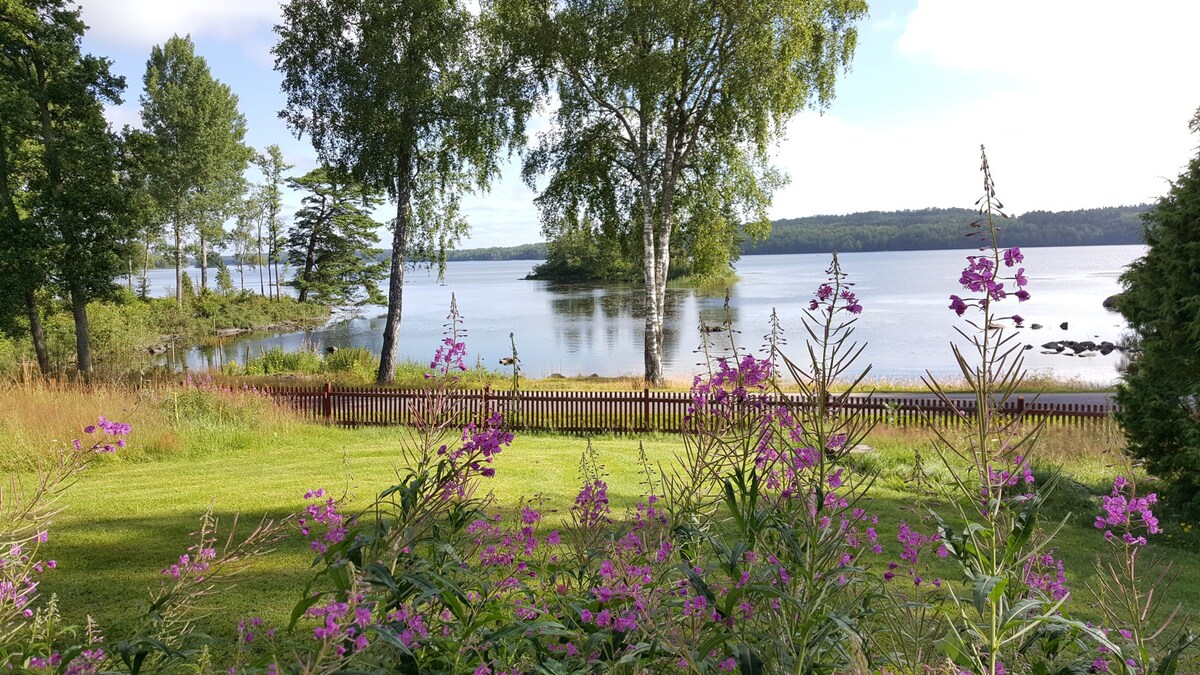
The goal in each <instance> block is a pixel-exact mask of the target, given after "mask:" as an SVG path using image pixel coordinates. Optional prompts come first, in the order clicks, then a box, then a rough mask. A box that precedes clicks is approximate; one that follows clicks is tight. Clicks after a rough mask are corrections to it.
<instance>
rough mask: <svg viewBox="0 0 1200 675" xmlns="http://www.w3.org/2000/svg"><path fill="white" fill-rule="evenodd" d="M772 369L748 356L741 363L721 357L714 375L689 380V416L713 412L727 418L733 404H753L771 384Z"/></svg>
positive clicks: (760, 360) (763, 362) (767, 362)
mask: <svg viewBox="0 0 1200 675" xmlns="http://www.w3.org/2000/svg"><path fill="white" fill-rule="evenodd" d="M772 373H773V371H772V366H771V361H770V360H769V359H757V358H755V357H754V356H753V355H751V354H747V355H745V356H743V357H742V358H741V360H740V361H739V360H736V359H732V358H729V357H720V358H718V359H717V360H716V372H713V373H711V374H710V375H708V376H707V377H702V376H700V375H697V376H696V377H695V378H693V379H692V390H691V397H692V403H691V405H689V406H688V412H687V416H688V417H693V416H695V415H696V414H697V412H700V411H707V412H710V413H711V412H716V411H722V414H723V415H725V416H728V415H729V414H730V411H729V410H728V408H729V407H730V406H732V405H734V404H736V403H744V402H746V401H752V400H754V399H755V396H756V395H759V394H762V393H763V392H765V391H766V390H767V387H768V385H769V384H770V381H771V376H772Z"/></svg>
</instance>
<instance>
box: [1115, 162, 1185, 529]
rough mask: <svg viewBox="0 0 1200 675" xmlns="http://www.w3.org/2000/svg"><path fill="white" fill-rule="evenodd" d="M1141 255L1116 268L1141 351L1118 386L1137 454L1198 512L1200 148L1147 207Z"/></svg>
mask: <svg viewBox="0 0 1200 675" xmlns="http://www.w3.org/2000/svg"><path fill="white" fill-rule="evenodd" d="M1144 219H1145V235H1146V243H1147V245H1149V247H1150V248H1149V250H1148V251H1147V253H1146V255H1145V257H1143V258H1140V259H1138V260H1136V261H1134V262H1133V264H1131V265H1130V266H1129V268H1128V269H1127V270H1126V272H1125V273H1124V274H1123V275H1122V276H1121V283H1122V284H1123V285H1124V287H1125V292H1124V293H1122V294H1121V295H1120V296H1118V299H1117V310H1118V311H1119V312H1121V314H1122V315H1123V316H1124V317H1125V320H1126V321H1128V322H1129V327H1130V329H1131V330H1132V331H1133V333H1134V336H1135V338H1134V341H1133V346H1136V347H1138V348H1140V353H1139V354H1137V356H1136V358H1135V359H1134V360H1133V361H1132V362H1131V363H1130V364H1129V366H1128V368H1127V369H1126V372H1125V374H1124V377H1123V378H1122V381H1121V383H1120V384H1119V385H1118V387H1117V402H1118V403H1120V404H1121V406H1122V411H1121V413H1120V415H1119V416H1118V418H1119V420H1120V422H1121V425H1122V427H1123V428H1124V429H1125V435H1126V438H1127V440H1128V442H1129V449H1130V451H1131V452H1132V453H1133V454H1134V456H1135V457H1138V458H1139V459H1142V460H1144V461H1145V462H1146V468H1147V469H1148V470H1149V471H1150V472H1152V473H1153V474H1155V475H1157V476H1159V477H1160V478H1163V479H1166V480H1167V481H1168V483H1169V486H1170V488H1169V490H1168V491H1167V493H1166V497H1167V499H1168V501H1169V502H1170V503H1171V504H1172V505H1173V506H1174V507H1176V508H1178V509H1181V510H1184V511H1186V512H1188V513H1189V514H1191V515H1196V514H1200V358H1198V355H1200V301H1198V298H1200V154H1198V155H1197V156H1196V157H1193V158H1192V160H1191V162H1189V163H1188V167H1187V170H1186V171H1184V173H1183V174H1181V175H1180V176H1179V178H1177V179H1176V180H1175V181H1174V182H1173V183H1172V184H1171V188H1170V190H1169V191H1168V192H1167V194H1166V195H1165V196H1164V197H1162V198H1161V199H1159V200H1158V202H1157V203H1156V204H1155V205H1154V207H1153V208H1152V209H1151V210H1150V211H1149V212H1148V213H1147V214H1146V215H1145V217H1144Z"/></svg>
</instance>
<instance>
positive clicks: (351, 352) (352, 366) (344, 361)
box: [325, 347, 379, 380]
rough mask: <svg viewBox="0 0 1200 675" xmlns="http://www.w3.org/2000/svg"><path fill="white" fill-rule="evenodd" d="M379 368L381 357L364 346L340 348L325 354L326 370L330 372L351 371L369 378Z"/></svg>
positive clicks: (361, 376) (360, 376)
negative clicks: (377, 356)
mask: <svg viewBox="0 0 1200 675" xmlns="http://www.w3.org/2000/svg"><path fill="white" fill-rule="evenodd" d="M378 368H379V359H378V358H376V357H375V355H374V354H372V353H371V352H370V350H367V349H364V348H362V347H350V348H346V349H339V350H337V351H336V352H334V353H332V354H327V355H326V356H325V370H326V371H327V372H330V373H351V374H353V375H355V376H358V377H359V378H360V379H366V380H369V379H370V378H371V377H372V376H373V375H374V373H375V371H376V370H377V369H378ZM363 376H365V377H363Z"/></svg>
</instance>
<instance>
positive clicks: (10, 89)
mask: <svg viewBox="0 0 1200 675" xmlns="http://www.w3.org/2000/svg"><path fill="white" fill-rule="evenodd" d="M14 9H21V10H24V11H25V12H29V10H28V9H27V8H23V7H22V8H14ZM31 14H32V13H29V14H24V15H18V19H19V20H18V21H11V20H10V21H0V44H3V45H19V44H22V43H23V42H25V41H26V40H28V39H29V38H27V37H26V36H27V33H26V31H27V30H33V26H35V25H36V24H37V22H38V21H39V19H38V18H37V17H35V16H32V15H31ZM27 26H28V28H26V27H27ZM19 27H20V28H24V29H25V30H20V29H19ZM20 55H21V54H20V52H18V51H15V50H13V51H10V49H8V48H5V49H3V51H0V59H2V60H0V317H3V319H4V320H3V323H2V324H0V330H3V331H4V332H5V333H8V334H10V335H14V336H22V335H24V334H25V333H28V334H29V336H30V338H31V340H32V341H33V347H34V353H35V355H36V357H37V362H38V368H39V369H40V370H41V372H42V373H43V374H48V373H49V372H50V355H49V351H48V350H47V347H46V338H45V333H44V331H43V330H42V312H41V308H40V306H39V304H38V292H39V291H40V290H41V289H42V288H44V287H45V286H46V285H47V284H48V283H49V277H50V258H49V248H48V246H49V241H50V238H49V237H48V236H47V235H49V233H48V232H46V231H43V230H41V229H39V228H37V227H35V226H34V224H33V223H32V222H31V221H30V213H29V211H30V209H31V208H32V206H31V204H30V201H31V198H32V195H31V194H30V192H29V189H28V185H29V181H30V180H31V177H32V174H33V172H34V171H35V168H34V164H35V163H36V161H35V154H36V153H35V150H36V148H35V147H34V146H33V145H32V144H31V143H29V142H28V138H29V136H30V135H31V134H32V130H31V129H30V120H33V119H36V116H37V112H36V110H35V107H34V105H33V101H32V99H31V98H30V97H29V96H28V95H27V92H26V91H23V90H22V88H21V85H22V83H24V81H25V80H26V77H27V76H26V73H27V65H26V64H25V62H24V61H23V60H18V57H19V56H20ZM20 315H23V317H24V319H25V321H26V322H27V325H21V323H20V322H19V321H17V320H16V318H17V317H18V316H20Z"/></svg>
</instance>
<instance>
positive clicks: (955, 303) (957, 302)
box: [950, 295, 967, 316]
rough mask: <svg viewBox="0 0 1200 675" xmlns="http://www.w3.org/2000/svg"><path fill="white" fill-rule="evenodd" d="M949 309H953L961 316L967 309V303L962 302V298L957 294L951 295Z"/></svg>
mask: <svg viewBox="0 0 1200 675" xmlns="http://www.w3.org/2000/svg"><path fill="white" fill-rule="evenodd" d="M950 309H952V310H954V313H955V314H957V315H959V316H962V315H963V314H964V313H966V311H967V303H965V302H963V299H962V298H960V297H958V296H957V295H951V296H950Z"/></svg>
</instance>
